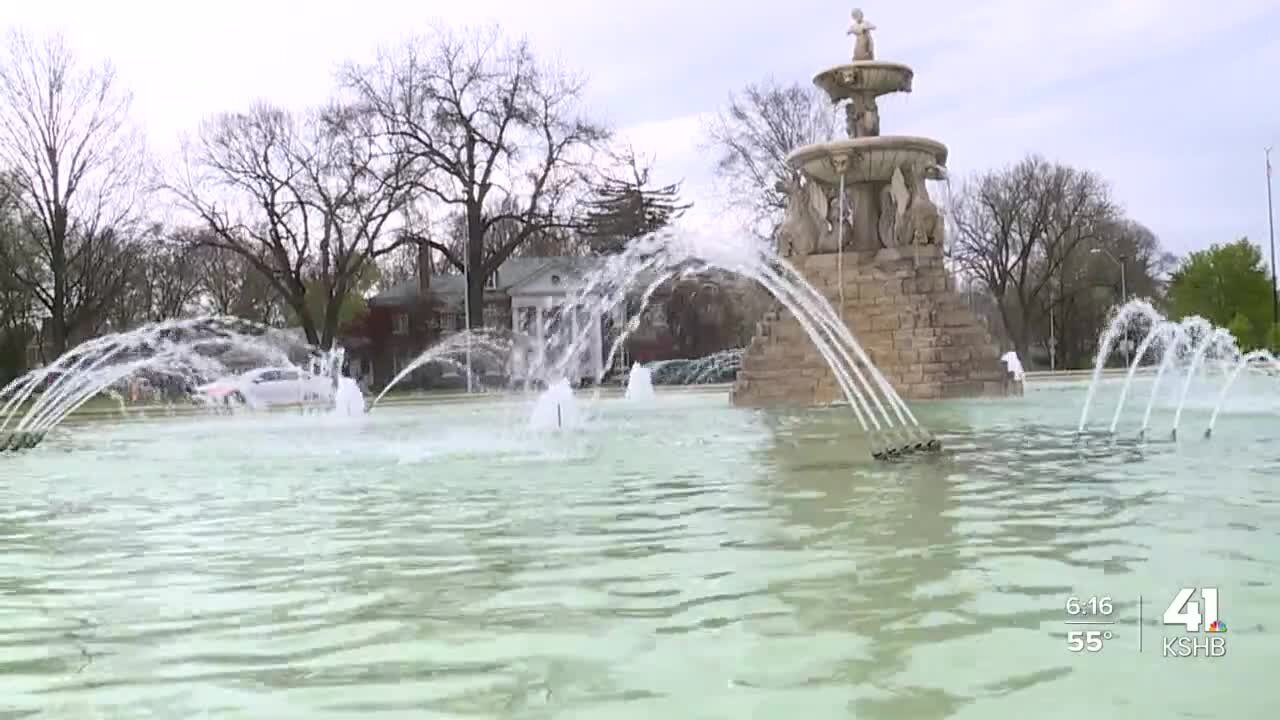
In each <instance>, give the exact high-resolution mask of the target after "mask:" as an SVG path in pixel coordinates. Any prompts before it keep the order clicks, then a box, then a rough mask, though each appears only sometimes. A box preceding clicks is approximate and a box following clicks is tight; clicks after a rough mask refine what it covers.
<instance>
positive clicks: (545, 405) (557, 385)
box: [529, 380, 578, 430]
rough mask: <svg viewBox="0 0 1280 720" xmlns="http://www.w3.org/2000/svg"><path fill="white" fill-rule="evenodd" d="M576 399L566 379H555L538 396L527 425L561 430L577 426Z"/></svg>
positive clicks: (533, 427)
mask: <svg viewBox="0 0 1280 720" xmlns="http://www.w3.org/2000/svg"><path fill="white" fill-rule="evenodd" d="M577 425H578V401H577V398H575V397H574V396H573V386H572V385H570V384H569V381H568V380H556V381H555V382H553V383H551V385H550V386H549V387H548V388H547V389H546V390H544V391H543V392H542V394H541V395H539V396H538V400H537V402H536V403H535V404H534V408H533V414H532V415H531V416H530V418H529V427H530V428H532V429H534V430H563V429H567V428H573V427H577Z"/></svg>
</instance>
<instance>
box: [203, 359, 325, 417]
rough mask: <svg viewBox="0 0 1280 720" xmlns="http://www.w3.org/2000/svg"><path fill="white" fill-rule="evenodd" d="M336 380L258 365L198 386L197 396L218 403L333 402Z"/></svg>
mask: <svg viewBox="0 0 1280 720" xmlns="http://www.w3.org/2000/svg"><path fill="white" fill-rule="evenodd" d="M333 392H334V389H333V381H332V379H330V378H328V377H324V376H322V375H312V374H310V373H307V372H304V371H302V370H299V369H298V368H279V367H268V368H257V369H255V370H250V371H249V372H247V373H244V374H243V375H236V376H232V377H226V378H222V379H220V380H215V381H214V382H211V383H209V384H207V385H201V386H200V387H198V388H196V391H195V396H196V398H197V399H199V400H203V401H205V402H208V403H210V404H215V405H233V404H234V405H248V406H249V407H254V408H266V407H271V406H273V405H309V404H319V403H332V402H333Z"/></svg>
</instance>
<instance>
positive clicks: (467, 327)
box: [462, 251, 471, 395]
mask: <svg viewBox="0 0 1280 720" xmlns="http://www.w3.org/2000/svg"><path fill="white" fill-rule="evenodd" d="M462 314H463V319H462V332H464V333H466V334H467V370H466V373H467V394H468V395H470V394H471V253H470V251H467V252H465V254H463V256H462Z"/></svg>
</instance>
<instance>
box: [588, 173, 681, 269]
mask: <svg viewBox="0 0 1280 720" xmlns="http://www.w3.org/2000/svg"><path fill="white" fill-rule="evenodd" d="M622 161H623V162H622V165H623V167H624V168H625V170H624V172H625V175H623V176H621V177H619V176H616V175H610V176H606V177H604V179H603V180H602V181H601V182H600V183H599V184H597V185H596V186H595V188H593V190H592V195H591V198H590V199H589V200H587V201H586V203H585V205H586V207H585V213H584V218H583V222H582V236H583V239H584V240H585V241H586V243H587V245H588V247H589V248H590V249H591V251H592V252H595V253H600V254H611V253H618V252H621V251H622V249H623V248H625V247H626V245H627V243H628V242H630V241H631V240H633V239H635V238H638V237H643V236H645V235H648V234H650V233H653V232H656V231H658V230H661V229H662V228H664V227H666V226H667V225H669V224H670V223H671V222H672V221H673V220H675V219H676V218H678V217H680V216H681V215H683V214H684V212H685V211H686V210H688V209H689V208H690V207H692V205H693V204H692V203H685V202H681V200H680V185H681V183H678V182H677V183H672V184H670V185H664V186H662V187H657V188H650V187H649V182H650V180H649V174H650V169H651V168H649V167H647V166H645V167H641V164H640V162H639V160H638V159H637V158H636V155H635V153H634V152H633V151H631V150H628V151H626V153H625V154H624V155H623V157H622Z"/></svg>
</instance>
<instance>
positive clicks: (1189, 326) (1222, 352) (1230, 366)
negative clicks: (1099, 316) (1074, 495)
mask: <svg viewBox="0 0 1280 720" xmlns="http://www.w3.org/2000/svg"><path fill="white" fill-rule="evenodd" d="M1135 328H1136V329H1137V330H1139V331H1141V332H1142V340H1141V342H1139V343H1138V345H1137V349H1136V350H1135V352H1134V355H1133V357H1132V359H1131V362H1130V364H1129V366H1128V368H1127V370H1126V372H1125V375H1124V382H1123V384H1122V385H1121V387H1120V394H1119V397H1118V399H1117V401H1116V407H1115V410H1114V411H1113V412H1112V416H1111V423H1110V425H1109V426H1108V432H1109V433H1111V434H1115V432H1116V429H1117V428H1118V426H1119V424H1120V417H1121V414H1122V413H1123V412H1124V408H1125V402H1126V400H1127V399H1128V397H1129V393H1130V389H1131V388H1132V386H1133V384H1134V380H1135V378H1136V377H1137V375H1138V371H1139V368H1140V366H1141V365H1142V363H1143V361H1144V360H1146V359H1147V358H1148V357H1151V358H1152V363H1153V365H1154V366H1155V368H1156V369H1155V373H1154V374H1153V375H1152V380H1151V387H1150V389H1149V391H1148V397H1147V404H1146V408H1145V410H1144V411H1143V414H1142V424H1141V426H1140V428H1139V431H1138V434H1139V437H1145V436H1146V434H1147V432H1148V430H1149V428H1150V426H1151V414H1152V411H1153V410H1154V408H1155V403H1156V399H1157V398H1158V397H1159V394H1160V389H1161V387H1162V381H1163V380H1164V379H1165V377H1166V376H1167V375H1169V372H1170V370H1171V369H1173V368H1175V366H1177V370H1176V372H1181V373H1182V383H1181V386H1180V387H1177V388H1175V393H1176V400H1175V401H1174V402H1173V404H1172V406H1173V408H1174V413H1173V423H1172V428H1171V429H1170V435H1171V436H1172V437H1174V438H1177V436H1178V428H1179V426H1180V425H1181V422H1182V416H1183V411H1184V410H1185V409H1186V407H1187V400H1188V399H1189V397H1190V394H1191V386H1192V383H1193V382H1194V381H1195V379H1196V378H1197V377H1200V376H1201V375H1202V374H1203V371H1204V370H1205V368H1206V366H1207V365H1208V363H1209V361H1210V360H1213V361H1217V363H1218V364H1219V366H1220V367H1221V368H1222V370H1223V374H1224V378H1225V379H1224V380H1223V382H1222V386H1221V387H1220V388H1219V389H1218V391H1217V392H1216V393H1215V394H1214V397H1215V400H1214V402H1213V405H1212V408H1213V410H1212V414H1211V415H1210V418H1209V423H1208V426H1207V427H1206V429H1205V432H1204V435H1205V437H1209V436H1210V435H1212V433H1213V428H1214V424H1215V423H1216V422H1217V419H1218V414H1219V413H1220V412H1221V411H1222V408H1223V405H1224V404H1225V402H1226V399H1227V395H1228V393H1229V392H1230V390H1231V388H1232V387H1233V386H1234V385H1235V384H1236V381H1237V379H1238V378H1239V376H1240V374H1241V373H1242V372H1243V371H1244V370H1246V369H1248V368H1250V367H1252V366H1256V365H1263V366H1265V367H1266V368H1269V369H1270V368H1276V367H1280V364H1278V363H1277V361H1276V358H1275V357H1274V356H1272V354H1271V353H1270V352H1268V351H1266V350H1255V351H1252V352H1248V353H1241V351H1240V349H1239V348H1238V346H1237V344H1236V339H1235V338H1234V337H1232V335H1231V333H1230V332H1228V331H1227V330H1226V329H1224V328H1218V327H1214V326H1213V324H1212V323H1210V322H1209V321H1208V320H1205V319H1204V318H1202V317H1198V316H1191V317H1187V318H1184V319H1182V320H1180V321H1173V320H1168V319H1166V318H1165V317H1164V316H1163V315H1161V314H1160V312H1159V311H1158V310H1156V309H1155V308H1154V307H1152V305H1151V303H1150V302H1148V301H1146V300H1141V299H1139V300H1131V301H1129V302H1128V303H1125V304H1124V305H1122V306H1120V307H1119V308H1117V309H1116V310H1115V312H1114V313H1113V315H1112V318H1111V320H1110V321H1109V322H1108V323H1107V326H1106V328H1105V329H1104V330H1103V332H1102V335H1101V336H1100V337H1099V340H1098V353H1097V356H1096V357H1095V358H1094V368H1093V375H1092V378H1091V380H1090V383H1089V389H1088V391H1087V392H1086V394H1085V399H1084V406H1083V408H1081V411H1080V420H1079V422H1078V424H1077V426H1076V432H1077V433H1083V432H1084V431H1085V428H1086V427H1087V424H1088V420H1089V411H1090V409H1091V408H1092V406H1093V402H1094V399H1095V396H1096V395H1097V392H1098V389H1099V388H1100V386H1101V385H1102V383H1103V377H1102V375H1103V369H1104V368H1105V366H1106V363H1107V360H1108V359H1109V358H1110V357H1111V354H1112V353H1113V351H1114V350H1115V348H1116V347H1117V346H1118V344H1119V342H1120V340H1121V338H1124V337H1127V336H1128V335H1129V334H1131V333H1132V332H1133V331H1134V330H1135Z"/></svg>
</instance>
